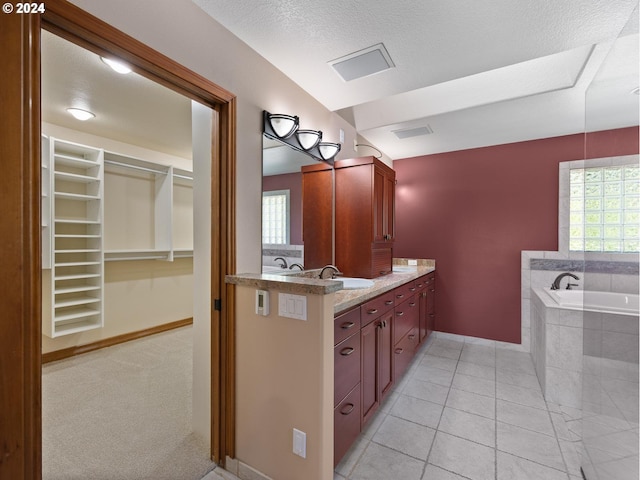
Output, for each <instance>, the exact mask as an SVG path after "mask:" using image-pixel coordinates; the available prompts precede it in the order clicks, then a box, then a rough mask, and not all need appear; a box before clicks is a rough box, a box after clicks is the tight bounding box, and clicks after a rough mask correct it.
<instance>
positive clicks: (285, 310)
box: [278, 293, 307, 320]
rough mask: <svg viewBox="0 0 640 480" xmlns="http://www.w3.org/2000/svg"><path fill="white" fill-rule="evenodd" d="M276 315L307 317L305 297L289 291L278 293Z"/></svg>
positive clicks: (304, 318) (303, 318) (299, 318)
mask: <svg viewBox="0 0 640 480" xmlns="http://www.w3.org/2000/svg"><path fill="white" fill-rule="evenodd" d="M278 315H280V316H281V317H287V318H295V319H297V320H306V319H307V297H305V296H304V295H293V294H290V293H279V294H278Z"/></svg>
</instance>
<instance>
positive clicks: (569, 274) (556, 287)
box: [551, 272, 580, 290]
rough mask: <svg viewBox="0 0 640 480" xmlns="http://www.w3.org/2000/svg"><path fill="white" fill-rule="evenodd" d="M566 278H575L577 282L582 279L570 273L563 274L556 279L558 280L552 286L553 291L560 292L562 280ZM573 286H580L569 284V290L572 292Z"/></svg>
mask: <svg viewBox="0 0 640 480" xmlns="http://www.w3.org/2000/svg"><path fill="white" fill-rule="evenodd" d="M564 277H571V278H574V279H575V280H580V278H579V277H577V276H576V275H574V274H573V273H569V272H565V273H561V274H560V275H558V276H557V277H556V279H555V280H554V281H553V283H552V284H551V290H559V289H560V280H562V279H563V278H564ZM572 286H573V287H577V286H578V285H577V284H575V283H567V290H571V287H572Z"/></svg>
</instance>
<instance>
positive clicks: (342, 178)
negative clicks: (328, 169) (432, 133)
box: [334, 157, 396, 278]
mask: <svg viewBox="0 0 640 480" xmlns="http://www.w3.org/2000/svg"><path fill="white" fill-rule="evenodd" d="M334 168H335V177H336V178H335V211H336V214H335V221H336V232H335V241H336V266H337V267H338V268H339V269H340V270H341V271H342V272H343V273H344V275H345V276H350V277H363V278H375V277H379V276H380V275H386V274H388V273H391V270H392V259H393V241H394V226H395V225H394V220H395V181H396V174H395V171H394V170H393V169H392V168H390V167H388V166H387V165H385V164H384V163H382V162H381V161H380V160H378V159H377V158H375V157H359V158H352V159H348V160H338V161H336V162H335V166H334Z"/></svg>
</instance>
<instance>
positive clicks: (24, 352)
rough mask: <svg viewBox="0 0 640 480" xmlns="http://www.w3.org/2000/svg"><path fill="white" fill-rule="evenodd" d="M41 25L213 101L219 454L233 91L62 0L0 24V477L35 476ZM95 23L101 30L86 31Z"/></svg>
mask: <svg viewBox="0 0 640 480" xmlns="http://www.w3.org/2000/svg"><path fill="white" fill-rule="evenodd" d="M40 28H45V29H46V30H48V31H51V32H52V33H55V34H56V35H58V36H61V37H63V38H66V39H67V40H70V41H72V42H73V43H76V44H78V45H81V46H83V47H84V48H87V49H88V50H91V51H93V52H95V53H98V54H102V55H106V54H109V53H111V54H114V55H116V56H118V57H120V58H122V59H124V60H125V61H127V62H128V63H130V64H131V65H133V66H134V69H135V70H136V71H137V72H138V73H141V74H142V75H144V76H146V77H147V78H149V79H152V80H154V81H156V82H158V83H161V84H163V85H165V86H168V87H169V88H171V89H173V90H175V91H177V92H179V93H182V94H183V95H185V96H188V97H189V98H191V99H193V100H196V101H198V102H200V103H202V104H205V105H207V106H209V107H211V108H212V109H213V110H214V111H215V112H216V113H217V116H216V118H215V119H214V122H213V126H212V127H213V128H212V132H213V133H212V135H213V136H212V138H213V142H212V144H213V148H212V153H211V168H212V175H211V191H212V192H215V199H214V201H213V202H212V203H213V204H214V211H212V215H211V216H212V232H215V234H213V235H212V236H211V252H212V256H211V259H212V261H211V292H210V298H211V299H212V300H214V299H219V302H215V304H216V306H217V305H220V306H221V309H220V310H217V309H216V310H213V313H212V319H211V324H212V325H211V346H212V355H211V407H212V408H211V412H212V414H211V422H212V429H211V437H212V438H211V444H212V456H213V458H214V460H215V461H217V462H218V463H220V462H223V461H224V458H225V456H227V455H228V456H230V457H233V456H234V452H233V412H232V408H231V406H232V405H233V401H232V398H233V391H234V389H233V362H232V361H231V360H232V359H233V348H232V344H231V343H230V342H229V341H228V339H232V338H233V322H232V321H229V320H232V319H233V311H232V310H233V303H232V301H231V300H232V298H233V291H232V289H231V288H229V287H226V286H225V284H224V276H225V274H229V273H233V270H234V266H235V251H234V247H235V242H234V236H235V222H234V215H233V211H234V208H233V198H234V194H233V193H234V184H235V181H234V176H235V171H234V165H235V148H234V143H235V98H234V96H233V95H232V94H230V93H228V92H226V91H224V90H223V89H221V88H219V87H217V86H216V85H214V84H211V83H210V82H208V81H207V80H206V79H204V78H202V77H199V76H198V75H196V74H194V73H193V72H191V71H189V70H187V69H185V68H184V67H182V66H180V65H178V64H176V63H175V62H173V61H172V60H170V59H168V58H166V57H164V56H162V55H160V54H158V53H157V52H155V51H153V50H152V49H150V48H148V47H146V46H145V45H143V44H141V43H139V42H137V41H135V40H134V39H132V38H130V37H128V36H126V35H124V34H123V33H122V32H119V31H117V30H116V29H114V28H113V27H110V26H109V25H107V24H105V23H104V22H101V21H99V20H98V19H96V18H94V17H92V16H91V15H89V14H87V13H86V12H83V11H82V10H80V9H78V8H77V7H75V6H73V5H72V4H69V3H67V2H65V1H63V0H55V1H51V2H48V3H47V11H46V13H45V14H44V15H43V16H42V18H40V17H39V16H36V15H31V16H28V15H24V16H18V15H6V16H5V17H3V29H2V33H0V37H1V38H2V41H3V45H5V46H6V49H5V51H4V54H5V55H4V57H5V62H6V63H5V75H3V77H2V79H1V80H0V87H1V88H0V90H2V92H1V93H0V95H1V97H2V104H3V107H4V116H3V118H2V128H1V129H0V130H1V131H2V133H0V145H1V146H0V152H1V153H2V158H3V164H4V166H5V167H6V169H5V174H4V175H3V176H2V180H1V181H0V182H1V185H0V187H1V191H2V197H3V207H2V212H3V213H2V218H1V222H0V232H1V233H2V238H3V239H4V240H5V243H6V248H5V252H4V254H3V256H2V260H1V263H0V266H1V267H2V271H3V272H4V273H3V276H2V279H1V280H0V284H1V285H0V286H1V287H2V288H1V289H0V290H1V293H0V299H1V300H0V303H1V304H2V307H3V311H4V314H3V317H4V318H3V328H2V329H1V331H2V333H0V370H1V371H0V378H2V382H3V384H2V387H3V388H2V394H0V411H2V417H1V418H0V427H1V428H0V431H2V434H3V452H2V458H1V461H0V476H1V477H3V478H5V476H6V478H15V479H20V478H25V479H27V478H28V479H31V478H34V479H37V478H40V476H41V446H40V442H41V417H40V415H41V403H40V395H41V386H40V385H41V383H40V374H41V361H40V343H41V331H42V330H41V328H42V324H41V320H42V319H41V313H40V309H41V300H40V298H41V291H42V285H41V280H40V278H39V277H40V271H41V262H40V250H41V245H40V243H41V241H40V228H41V227H40V216H41V208H40V184H41V183H40V83H39V72H40ZM93 32H99V33H93Z"/></svg>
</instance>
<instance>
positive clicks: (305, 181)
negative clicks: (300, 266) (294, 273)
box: [301, 163, 333, 269]
mask: <svg viewBox="0 0 640 480" xmlns="http://www.w3.org/2000/svg"><path fill="white" fill-rule="evenodd" d="M301 171H302V241H303V242H304V267H305V268H306V269H311V268H322V267H324V266H325V265H328V264H330V263H332V262H333V169H332V168H331V166H330V165H327V164H321V163H318V164H314V165H307V166H304V167H302V169H301Z"/></svg>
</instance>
